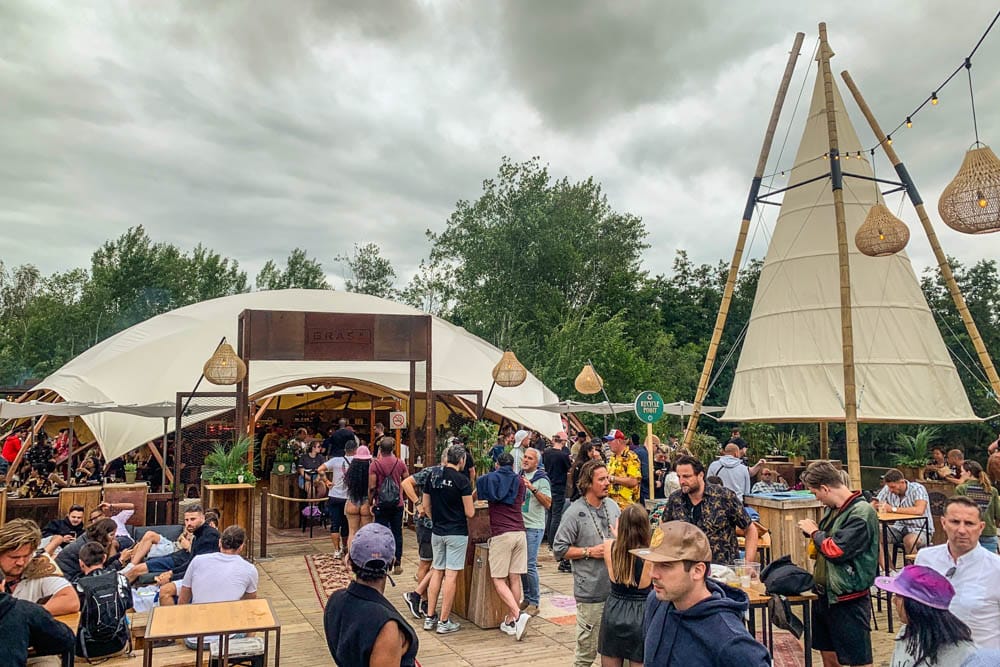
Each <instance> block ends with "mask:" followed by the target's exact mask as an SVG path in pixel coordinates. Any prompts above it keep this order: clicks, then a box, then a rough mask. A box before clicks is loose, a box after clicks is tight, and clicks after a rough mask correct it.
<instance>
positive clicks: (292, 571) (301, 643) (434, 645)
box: [108, 529, 892, 667]
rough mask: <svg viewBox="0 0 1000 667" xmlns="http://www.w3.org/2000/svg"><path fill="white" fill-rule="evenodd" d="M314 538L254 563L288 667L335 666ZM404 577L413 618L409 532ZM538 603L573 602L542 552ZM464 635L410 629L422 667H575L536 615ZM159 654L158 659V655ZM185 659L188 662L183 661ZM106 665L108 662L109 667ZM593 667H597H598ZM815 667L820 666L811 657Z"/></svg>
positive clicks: (884, 659)
mask: <svg viewBox="0 0 1000 667" xmlns="http://www.w3.org/2000/svg"><path fill="white" fill-rule="evenodd" d="M315 535H316V537H314V538H313V539H311V540H310V539H309V538H308V534H306V535H304V536H302V535H300V534H299V533H298V532H297V531H282V532H281V533H280V534H277V533H275V534H272V536H271V537H269V546H268V554H269V556H270V557H269V558H268V559H266V560H262V561H258V569H259V570H260V588H259V594H260V595H261V596H264V597H268V598H270V600H271V601H272V604H273V605H274V609H275V612H276V613H277V615H278V618H279V620H280V621H281V624H282V634H281V660H282V663H283V664H285V665H333V664H334V663H333V660H332V659H331V657H330V652H329V650H328V649H327V645H326V637H325V635H324V633H323V609H322V608H321V607H320V602H319V599H318V598H317V595H316V591H315V590H314V588H313V584H312V582H311V580H310V577H309V573H308V571H307V568H306V564H305V561H304V558H303V556H305V555H307V554H309V553H328V552H329V551H331V545H330V541H329V538H328V537H327V535H326V533H325V532H324V531H323V530H321V529H317V530H316V533H315ZM404 542H405V547H406V548H405V549H404V555H403V560H404V572H403V574H402V575H400V576H398V577H394V579H395V580H396V584H397V585H396V587H395V588H393V587H391V586H387V591H386V595H387V597H388V599H389V600H390V601H391V602H392V603H393V604H394V605H395V606H396V607H397V608H398V609H399V610H400V612H401V613H402V614H403V616H404V618H407V619H408V620H409V619H410V615H409V612H408V611H407V610H406V608H405V605H404V604H403V601H402V594H403V593H404V592H406V591H410V590H413V587H414V586H415V584H414V581H413V573H414V572H415V571H416V566H417V553H416V541H415V539H414V535H413V532H412V531H409V530H404ZM539 560H540V563H541V566H542V569H541V571H540V575H541V585H542V593H543V597H544V596H546V595H550V596H572V589H573V578H572V575H569V574H562V573H559V572H558V571H557V570H556V564H555V563H554V562H553V560H552V557H551V556H550V555H549V554H548V549H547V548H546V547H544V546H543V547H542V553H541V554H540V558H539ZM456 619H457V620H458V621H459V622H461V623H462V629H461V630H460V631H459V632H457V633H454V634H450V635H445V636H439V635H437V634H436V633H432V632H425V631H424V630H423V629H422V627H420V626H418V625H416V624H415V627H416V628H417V633H418V636H419V638H420V652H419V654H418V659H419V660H420V663H421V664H422V665H424V666H425V667H446V666H447V667H461V666H475V667H499V666H502V665H512V664H531V665H532V667H557V666H558V667H566V666H568V665H571V664H572V661H573V648H574V638H575V626H574V625H573V624H569V625H562V624H559V623H558V622H553V621H552V620H547V619H545V618H542V617H541V616H536V617H534V618H533V619H532V620H531V622H530V623H529V624H528V631H527V633H526V635H525V637H524V639H523V640H522V641H521V642H516V641H514V639H513V638H512V637H509V636H507V635H504V634H502V633H501V632H500V631H499V630H481V629H479V628H478V627H476V626H475V625H473V624H472V623H470V622H467V621H465V620H464V619H462V618H460V617H457V616H456ZM878 621H879V627H880V628H882V629H881V630H879V631H875V632H873V634H872V638H873V643H874V644H875V665H876V666H882V665H885V666H887V665H888V664H889V658H890V657H891V654H892V637H891V636H890V635H889V633H888V632H887V631H886V629H885V627H886V626H885V614H884V613H882V614H880V615H879V619H878ZM185 651H186V649H183V648H182V647H180V646H178V647H176V648H175V649H169V650H166V651H163V658H162V659H161V660H157V661H156V662H157V664H158V665H178V664H192V663H193V652H191V651H187V652H186V653H185ZM160 654H161V651H160V649H157V652H156V655H160ZM185 658H187V659H185ZM113 663H114V665H116V666H117V665H128V666H129V667H131V666H132V665H136V666H138V665H140V664H141V656H137V657H135V658H133V659H131V660H115V661H113ZM108 664H109V665H110V664H111V663H108ZM595 664H600V663H599V661H598V662H597V663H595ZM813 664H814V665H821V664H822V660H821V659H820V657H819V654H818V653H814V661H813Z"/></svg>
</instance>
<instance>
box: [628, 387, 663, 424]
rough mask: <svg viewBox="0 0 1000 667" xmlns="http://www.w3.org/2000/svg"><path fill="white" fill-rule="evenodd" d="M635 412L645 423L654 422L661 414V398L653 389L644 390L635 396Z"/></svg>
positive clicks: (658, 419)
mask: <svg viewBox="0 0 1000 667" xmlns="http://www.w3.org/2000/svg"><path fill="white" fill-rule="evenodd" d="M635 414H636V416H637V417H638V418H639V419H641V420H642V421H643V422H644V423H646V424H655V423H656V422H658V421H660V418H661V417H662V416H663V398H662V397H661V396H660V395H659V394H657V393H656V392H655V391H644V392H642V393H641V394H639V395H638V396H636V397H635Z"/></svg>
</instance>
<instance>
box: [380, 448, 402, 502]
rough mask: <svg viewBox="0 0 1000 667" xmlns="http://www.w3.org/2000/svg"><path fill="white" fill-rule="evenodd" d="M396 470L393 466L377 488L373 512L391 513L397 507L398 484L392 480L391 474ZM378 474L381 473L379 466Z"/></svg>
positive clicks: (397, 461) (397, 462)
mask: <svg viewBox="0 0 1000 667" xmlns="http://www.w3.org/2000/svg"><path fill="white" fill-rule="evenodd" d="M398 464H399V460H398V459H397V460H396V465H398ZM395 470H396V466H395V465H393V467H392V470H390V471H389V474H386V475H385V479H383V480H382V483H381V484H380V485H379V487H378V495H376V497H375V511H376V512H379V513H388V512H393V511H395V510H396V508H397V507H399V499H400V497H401V496H400V490H399V484H397V483H396V480H395V479H394V478H393V476H392V473H393V472H394V471H395ZM379 472H382V468H381V466H379Z"/></svg>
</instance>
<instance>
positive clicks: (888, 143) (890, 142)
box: [885, 134, 892, 146]
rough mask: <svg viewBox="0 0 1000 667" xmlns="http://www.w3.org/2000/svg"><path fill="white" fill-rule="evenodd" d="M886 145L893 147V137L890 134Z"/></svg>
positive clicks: (886, 139)
mask: <svg viewBox="0 0 1000 667" xmlns="http://www.w3.org/2000/svg"><path fill="white" fill-rule="evenodd" d="M885 143H886V144H887V145H889V146H892V135H891V134H890V135H888V136H887V137H886V138H885Z"/></svg>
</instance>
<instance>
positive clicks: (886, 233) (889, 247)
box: [854, 204, 910, 257]
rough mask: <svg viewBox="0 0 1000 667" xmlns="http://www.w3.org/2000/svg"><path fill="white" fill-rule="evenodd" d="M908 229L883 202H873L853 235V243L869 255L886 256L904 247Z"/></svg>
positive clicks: (907, 240)
mask: <svg viewBox="0 0 1000 667" xmlns="http://www.w3.org/2000/svg"><path fill="white" fill-rule="evenodd" d="M909 241H910V229H909V228H908V227H907V226H906V224H905V223H904V222H903V221H902V220H900V219H899V218H897V217H896V216H894V215H893V214H892V212H891V211H890V210H889V209H888V208H886V206H885V204H875V205H874V206H872V207H871V209H870V210H869V211H868V215H867V216H865V221H864V223H862V225H861V227H859V228H858V233H857V234H855V235H854V245H856V246H857V247H858V250H860V251H861V252H862V253H864V254H865V255H868V256H869V257H888V256H889V255H895V254H896V253H897V252H899V251H900V250H902V249H903V248H905V247H906V244H907V243H909Z"/></svg>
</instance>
